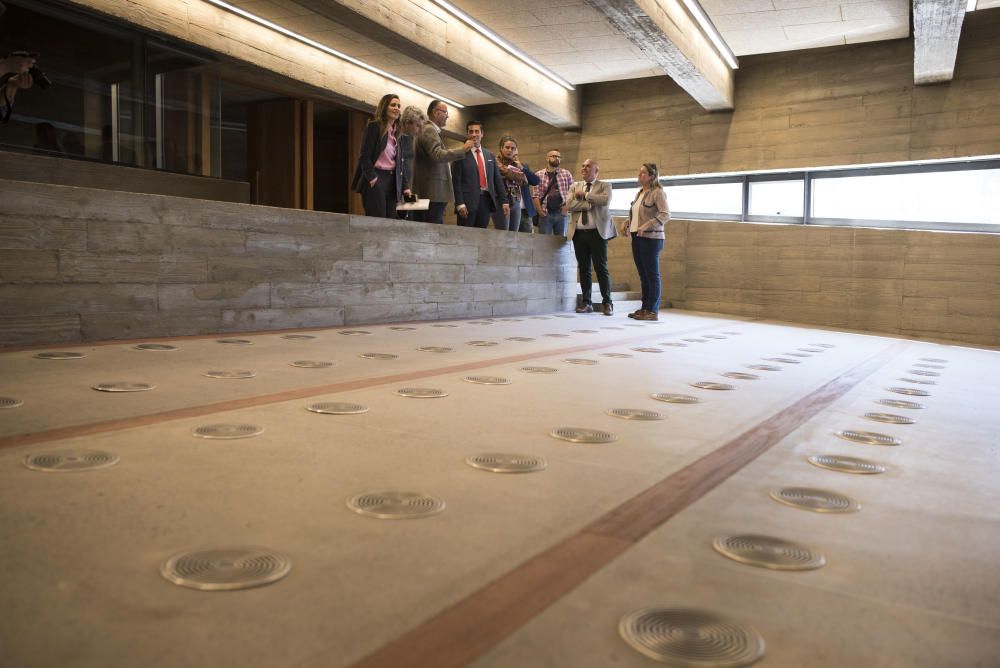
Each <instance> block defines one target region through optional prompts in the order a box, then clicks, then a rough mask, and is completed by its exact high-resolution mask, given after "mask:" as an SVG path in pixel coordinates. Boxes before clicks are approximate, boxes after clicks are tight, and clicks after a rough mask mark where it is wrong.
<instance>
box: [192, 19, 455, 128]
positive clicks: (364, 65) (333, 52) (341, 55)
mask: <svg viewBox="0 0 1000 668" xmlns="http://www.w3.org/2000/svg"><path fill="white" fill-rule="evenodd" d="M205 2H207V3H209V4H212V5H215V6H216V7H220V8H222V9H225V10H226V11H227V12H232V13H233V14H237V15H239V16H242V17H243V18H245V19H248V20H250V21H253V22H254V23H256V24H258V25H262V26H264V27H265V28H270V29H271V30H274V31H275V32H280V33H281V34H282V35H285V36H286V37H291V38H292V39H294V40H295V41H297V42H301V43H303V44H305V45H307V46H311V47H313V48H314V49H319V50H320V51H322V52H323V53H326V54H329V55H331V56H333V57H335V58H340V59H341V60H345V61H347V62H349V63H351V64H352V65H357V66H358V67H360V68H361V69H363V70H367V71H368V72H371V73H373V74H377V75H379V76H381V77H385V78H386V79H389V80H390V81H395V82H396V83H398V84H401V85H403V86H406V87H407V88H411V89H413V90H415V91H419V92H421V93H423V94H424V95H429V96H430V97H433V98H436V99H438V100H441V101H442V102H445V103H447V104H450V105H451V106H453V107H456V108H458V109H464V108H465V106H464V105H462V104H459V103H458V102H456V101H455V100H449V99H448V98H446V97H445V96H444V95H440V94H438V93H435V92H434V91H430V90H427V89H426V88H424V87H422V86H418V85H417V84H415V83H412V82H410V81H407V80H406V79H401V78H399V77H397V76H395V75H394V74H389V73H388V72H386V71H385V70H380V69H379V68H377V67H375V66H373V65H369V64H368V63H366V62H364V61H362V60H358V59H357V58H353V57H351V56H349V55H347V54H346V53H341V52H340V51H337V50H336V49H331V48H330V47H328V46H326V45H325V44H320V43H319V42H317V41H316V40H312V39H309V38H308V37H305V36H304V35H300V34H298V33H297V32H292V31H291V30H289V29H288V28H282V27H281V26H279V25H278V24H276V23H271V22H270V21H268V20H267V19H263V18H261V17H259V16H257V15H256V14H251V13H250V12H248V11H246V10H245V9H240V8H239V7H234V6H233V5H230V4H229V3H228V2H223V1H222V0H205Z"/></svg>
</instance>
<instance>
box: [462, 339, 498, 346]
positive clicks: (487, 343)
mask: <svg viewBox="0 0 1000 668" xmlns="http://www.w3.org/2000/svg"><path fill="white" fill-rule="evenodd" d="M465 345H467V346H481V347H483V348H486V347H489V346H496V345H499V344H498V343H497V342H496V341H478V340H477V341H466V342H465Z"/></svg>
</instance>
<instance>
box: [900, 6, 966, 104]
mask: <svg viewBox="0 0 1000 668" xmlns="http://www.w3.org/2000/svg"><path fill="white" fill-rule="evenodd" d="M967 4H968V3H967V2H966V0H913V82H914V83H915V84H917V85H920V84H932V83H940V82H942V81H951V80H952V78H953V77H954V75H955V57H956V56H957V55H958V39H959V37H961V35H962V22H963V21H965V9H966V6H967Z"/></svg>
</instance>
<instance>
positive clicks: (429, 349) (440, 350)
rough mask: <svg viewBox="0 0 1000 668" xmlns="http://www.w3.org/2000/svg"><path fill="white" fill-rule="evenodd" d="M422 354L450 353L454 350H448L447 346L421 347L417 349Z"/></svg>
mask: <svg viewBox="0 0 1000 668" xmlns="http://www.w3.org/2000/svg"><path fill="white" fill-rule="evenodd" d="M417 350H419V351H420V352H422V353H450V352H452V351H453V350H454V348H448V347H445V346H421V347H419V348H417Z"/></svg>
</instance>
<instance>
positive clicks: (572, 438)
mask: <svg viewBox="0 0 1000 668" xmlns="http://www.w3.org/2000/svg"><path fill="white" fill-rule="evenodd" d="M549 436H551V437H552V438H558V439H559V440H561V441H569V442H570V443H614V442H615V441H617V440H618V437H617V436H615V435H614V434H612V433H611V432H610V431H604V430H602V429H586V428H583V427H556V428H555V429H553V430H552V431H550V432H549Z"/></svg>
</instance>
